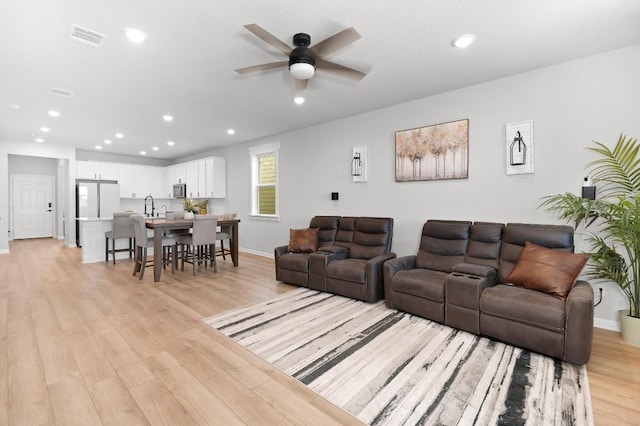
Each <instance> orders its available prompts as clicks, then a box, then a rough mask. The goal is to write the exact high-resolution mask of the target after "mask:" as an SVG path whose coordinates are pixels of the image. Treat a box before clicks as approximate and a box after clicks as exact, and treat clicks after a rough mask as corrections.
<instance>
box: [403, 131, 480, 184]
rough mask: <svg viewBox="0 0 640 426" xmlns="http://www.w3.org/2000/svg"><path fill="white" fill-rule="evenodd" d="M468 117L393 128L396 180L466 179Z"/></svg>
mask: <svg viewBox="0 0 640 426" xmlns="http://www.w3.org/2000/svg"><path fill="white" fill-rule="evenodd" d="M468 161H469V120H467V119H465V120H458V121H451V122H449V123H442V124H434V125H431V126H425V127H420V128H417V129H409V130H402V131H399V132H396V182H410V181H420V180H440V179H467V178H468V176H469V174H468V170H469V163H468Z"/></svg>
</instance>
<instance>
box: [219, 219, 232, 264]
mask: <svg viewBox="0 0 640 426" xmlns="http://www.w3.org/2000/svg"><path fill="white" fill-rule="evenodd" d="M216 239H217V240H218V241H220V250H219V251H217V252H216V256H217V255H222V260H227V254H231V226H229V225H225V226H221V227H220V231H219V232H216ZM224 240H229V248H228V249H225V248H224Z"/></svg>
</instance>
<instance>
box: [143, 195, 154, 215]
mask: <svg viewBox="0 0 640 426" xmlns="http://www.w3.org/2000/svg"><path fill="white" fill-rule="evenodd" d="M149 198H150V199H151V217H153V216H155V211H156V207H155V205H154V204H153V197H152V196H151V195H147V196H146V197H144V215H145V216H146V217H149V215H148V214H147V200H148V199H149Z"/></svg>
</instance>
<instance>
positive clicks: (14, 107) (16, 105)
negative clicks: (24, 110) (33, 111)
mask: <svg viewBox="0 0 640 426" xmlns="http://www.w3.org/2000/svg"><path fill="white" fill-rule="evenodd" d="M8 106H9V108H11V109H20V105H18V104H9V105H8Z"/></svg>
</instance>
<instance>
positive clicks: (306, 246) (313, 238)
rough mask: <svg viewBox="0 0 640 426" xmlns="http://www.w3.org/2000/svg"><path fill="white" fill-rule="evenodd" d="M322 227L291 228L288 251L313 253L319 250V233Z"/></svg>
mask: <svg viewBox="0 0 640 426" xmlns="http://www.w3.org/2000/svg"><path fill="white" fill-rule="evenodd" d="M319 232H320V228H306V229H291V230H289V246H288V247H287V251H289V252H293V253H313V252H315V251H316V250H318V233H319Z"/></svg>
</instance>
